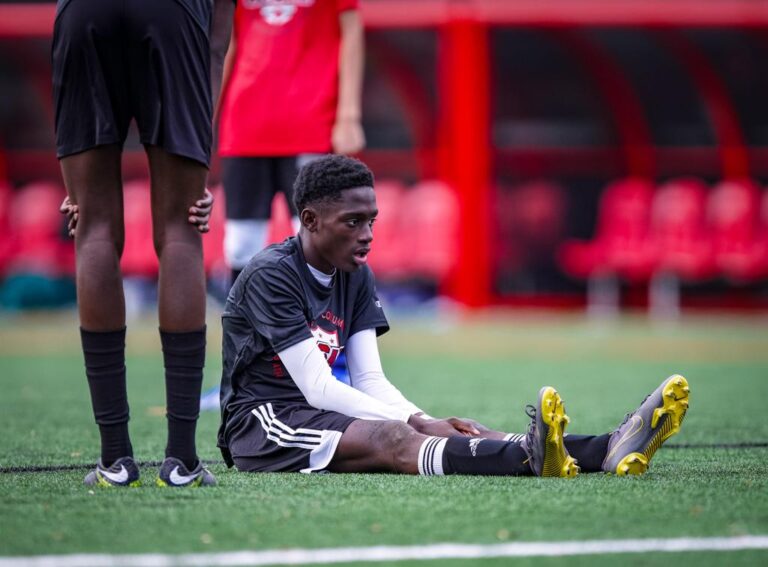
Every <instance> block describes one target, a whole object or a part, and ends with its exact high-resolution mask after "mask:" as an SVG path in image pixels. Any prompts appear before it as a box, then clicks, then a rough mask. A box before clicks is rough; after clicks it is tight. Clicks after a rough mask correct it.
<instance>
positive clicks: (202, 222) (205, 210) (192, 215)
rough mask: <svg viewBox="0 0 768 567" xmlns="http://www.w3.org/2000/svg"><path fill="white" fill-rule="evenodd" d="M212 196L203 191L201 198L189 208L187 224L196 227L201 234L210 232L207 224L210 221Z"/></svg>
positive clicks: (206, 190)
mask: <svg viewBox="0 0 768 567" xmlns="http://www.w3.org/2000/svg"><path fill="white" fill-rule="evenodd" d="M213 201H214V198H213V194H212V193H211V192H210V191H208V189H207V188H206V189H205V194H204V195H203V198H202V199H200V200H199V201H195V204H194V205H193V206H191V207H189V219H188V220H189V224H191V225H194V226H196V227H197V230H199V231H200V232H202V233H206V232H208V231H209V230H211V227H210V225H209V222H210V220H211V210H213Z"/></svg>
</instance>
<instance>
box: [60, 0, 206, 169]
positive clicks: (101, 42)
mask: <svg viewBox="0 0 768 567" xmlns="http://www.w3.org/2000/svg"><path fill="white" fill-rule="evenodd" d="M211 7H212V2H210V1H206V2H202V1H200V0H59V2H58V4H57V13H56V23H55V25H54V32H53V51H52V58H53V97H54V104H55V106H56V108H55V120H56V151H57V156H58V157H59V158H62V157H65V156H68V155H72V154H76V153H79V152H83V151H85V150H89V149H91V148H94V147H96V146H100V145H103V144H119V145H120V146H122V145H123V143H124V142H125V138H126V136H127V134H128V126H129V124H130V121H131V119H132V118H135V119H136V124H137V125H138V130H139V136H140V140H141V142H142V143H143V144H145V145H146V144H149V145H155V146H159V147H161V148H163V149H164V150H166V151H168V152H170V153H173V154H177V155H181V156H185V157H188V158H191V159H194V160H196V161H199V162H200V163H202V164H204V165H206V166H208V164H209V162H210V156H211V116H212V108H211V85H210V48H209V40H208V33H209V27H210V22H211V13H210V12H211Z"/></svg>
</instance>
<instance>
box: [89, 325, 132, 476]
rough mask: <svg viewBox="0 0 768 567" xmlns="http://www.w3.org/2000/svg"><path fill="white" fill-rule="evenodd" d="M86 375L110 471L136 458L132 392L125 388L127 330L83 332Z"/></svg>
mask: <svg viewBox="0 0 768 567" xmlns="http://www.w3.org/2000/svg"><path fill="white" fill-rule="evenodd" d="M80 341H81V343H82V345H83V358H84V359H85V375H86V376H87V378H88V388H89V390H90V391H91V405H92V406H93V417H94V418H95V420H96V423H97V424H98V426H99V433H100V435H101V461H102V463H103V464H104V466H105V467H109V466H110V465H111V464H112V463H113V462H115V461H116V460H117V459H119V458H120V457H132V456H133V447H131V439H130V437H129V436H128V418H129V411H128V392H127V389H126V385H125V328H123V329H122V330H120V331H106V332H100V331H86V330H85V329H83V328H81V329H80Z"/></svg>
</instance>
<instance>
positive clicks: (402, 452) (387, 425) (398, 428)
mask: <svg viewBox="0 0 768 567" xmlns="http://www.w3.org/2000/svg"><path fill="white" fill-rule="evenodd" d="M417 435H418V434H417V433H416V431H415V430H414V429H413V428H412V427H411V426H410V425H408V424H406V423H403V422H401V421H386V422H383V424H382V426H381V427H379V428H378V429H377V431H376V434H375V436H374V442H375V443H376V444H377V446H378V447H379V450H380V451H381V452H382V453H383V454H386V455H387V456H388V459H387V460H388V461H389V462H391V463H392V465H393V467H394V469H395V470H397V471H401V472H404V471H407V470H408V469H409V468H410V465H412V464H413V460H414V459H413V444H414V443H415V440H416V437H417Z"/></svg>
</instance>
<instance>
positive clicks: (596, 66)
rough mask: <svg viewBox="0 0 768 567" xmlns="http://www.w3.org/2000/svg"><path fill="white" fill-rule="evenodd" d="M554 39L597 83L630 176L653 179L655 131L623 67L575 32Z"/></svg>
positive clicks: (564, 32)
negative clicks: (652, 131) (575, 58)
mask: <svg viewBox="0 0 768 567" xmlns="http://www.w3.org/2000/svg"><path fill="white" fill-rule="evenodd" d="M553 37H555V39H557V40H558V41H559V42H561V43H562V44H563V46H564V47H565V48H566V49H567V51H568V52H569V53H571V54H572V55H573V56H575V57H577V58H578V60H579V62H580V63H581V64H582V65H583V66H584V68H585V70H586V71H587V73H588V74H589V75H590V76H591V77H592V79H593V80H594V81H595V84H596V85H597V87H598V90H599V92H600V93H601V95H602V97H603V102H604V103H605V105H606V107H607V108H608V109H609V111H610V112H611V114H612V115H613V119H614V120H613V123H614V124H615V126H616V128H617V129H618V133H619V138H620V140H621V144H622V149H623V151H624V159H625V162H626V167H627V174H628V175H631V176H636V177H646V178H652V177H653V176H654V175H655V173H656V168H655V163H654V153H653V142H652V140H651V130H650V127H649V126H648V121H647V120H646V117H645V110H644V109H643V105H642V103H641V102H640V99H639V98H638V96H637V95H636V94H635V91H634V89H633V87H632V85H631V83H630V82H629V80H628V79H627V78H626V76H625V74H624V72H623V71H622V70H621V67H620V66H619V65H617V64H616V62H615V61H614V60H613V59H612V58H611V57H610V56H609V55H608V54H607V53H605V51H604V50H603V49H601V48H600V47H598V46H597V45H595V44H594V43H592V42H590V41H588V40H587V39H585V38H584V37H582V36H581V35H579V34H577V33H575V32H574V31H573V30H557V31H555V32H554V34H553Z"/></svg>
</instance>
